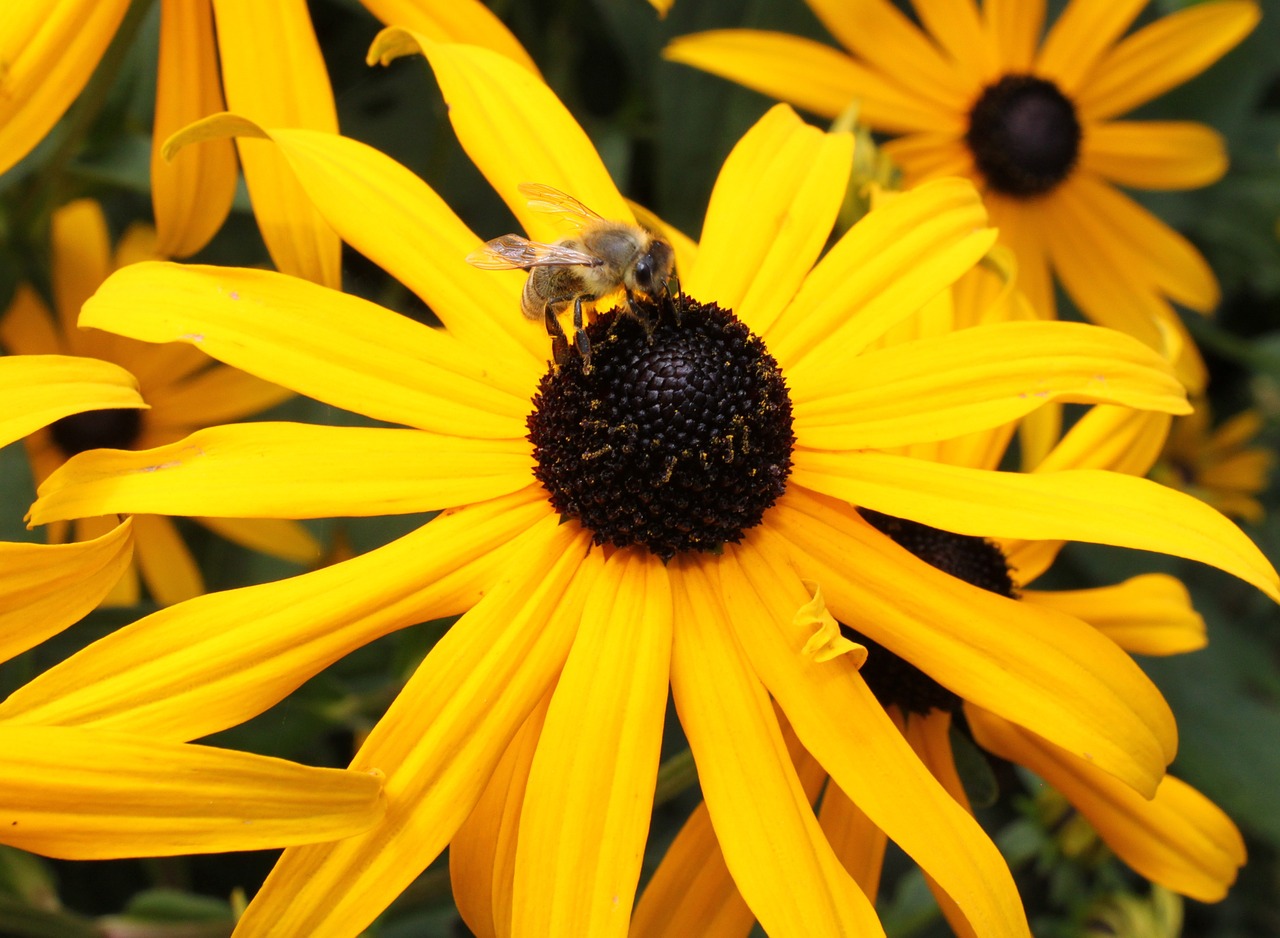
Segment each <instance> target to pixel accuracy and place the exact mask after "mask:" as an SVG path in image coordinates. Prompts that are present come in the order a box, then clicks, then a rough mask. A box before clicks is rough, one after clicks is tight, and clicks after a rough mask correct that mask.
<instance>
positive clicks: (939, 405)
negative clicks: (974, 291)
mask: <svg viewBox="0 0 1280 938" xmlns="http://www.w3.org/2000/svg"><path fill="white" fill-rule="evenodd" d="M1051 400H1061V401H1071V402H1074V403H1099V402H1106V403H1112V404H1124V405H1126V406H1129V407H1133V408H1137V409H1142V410H1162V411H1167V412H1170V413H1175V414H1176V413H1190V411H1191V405H1190V404H1188V403H1187V400H1186V391H1185V390H1184V389H1183V387H1182V385H1181V384H1180V383H1179V382H1178V380H1177V379H1176V378H1175V377H1174V376H1173V373H1172V370H1171V369H1170V367H1169V365H1168V364H1167V363H1166V362H1165V360H1164V359H1163V358H1162V357H1161V356H1159V355H1158V354H1156V353H1155V352H1154V351H1152V350H1151V349H1149V348H1147V347H1146V346H1145V345H1143V344H1142V343H1141V342H1138V341H1137V340H1136V339H1131V338H1130V337H1129V336H1126V335H1122V334H1121V333H1119V332H1112V331H1110V330H1104V329H1099V328H1097V327H1096V326H1087V325H1084V324H1081V323H1068V322H1011V323H998V324H993V325H989V326H976V327H974V328H971V329H961V330H960V331H958V332H953V333H950V334H947V335H942V336H937V337H934V338H927V339H919V340H917V341H914V342H906V343H903V344H901V345H896V346H893V347H891V348H885V349H878V350H876V351H872V352H868V353H866V354H864V355H862V356H860V357H859V358H858V360H857V363H856V365H853V366H851V367H849V368H847V369H846V370H845V372H844V375H843V376H842V377H841V378H836V377H835V376H834V375H833V376H832V380H830V381H828V382H827V383H825V384H821V385H819V384H817V382H816V381H813V380H809V381H805V382H802V383H799V384H797V386H796V393H795V394H794V395H793V401H794V402H795V431H796V436H797V438H798V440H799V441H800V442H801V443H802V445H804V446H808V447H812V448H815V449H884V448H889V447H894V446H903V445H906V444H908V443H920V442H926V441H931V440H944V439H950V438H952V437H956V436H959V435H961V434H965V433H972V432H974V431H977V430H986V429H989V428H992V427H998V426H1001V425H1003V424H1006V423H1009V422H1011V421H1014V420H1017V419H1018V418H1019V417H1022V416H1024V415H1026V414H1028V413H1030V412H1031V411H1033V410H1035V409H1036V408H1038V407H1040V406H1041V405H1042V404H1044V403H1046V402H1048V401H1051Z"/></svg>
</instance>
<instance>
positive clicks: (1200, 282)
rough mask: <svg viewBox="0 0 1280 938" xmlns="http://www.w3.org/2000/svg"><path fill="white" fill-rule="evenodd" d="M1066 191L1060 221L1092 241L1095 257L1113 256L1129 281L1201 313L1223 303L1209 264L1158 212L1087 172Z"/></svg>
mask: <svg viewBox="0 0 1280 938" xmlns="http://www.w3.org/2000/svg"><path fill="white" fill-rule="evenodd" d="M1061 191H1062V198H1061V199H1060V200H1059V201H1058V203H1057V205H1058V206H1059V209H1060V213H1061V215H1062V218H1061V220H1062V221H1063V222H1064V223H1065V224H1068V225H1071V226H1073V227H1074V229H1075V231H1076V232H1077V235H1080V234H1083V235H1085V236H1086V237H1089V238H1091V239H1092V242H1093V243H1092V245H1091V247H1090V250H1091V253H1093V254H1095V255H1096V254H1102V253H1108V252H1109V254H1110V257H1109V261H1110V262H1111V263H1113V264H1119V265H1120V266H1121V267H1122V268H1123V274H1122V276H1123V278H1124V279H1125V280H1126V281H1127V282H1129V283H1131V284H1136V285H1139V286H1141V287H1146V288H1148V289H1154V290H1159V291H1160V292H1162V293H1166V294H1168V295H1169V296H1170V297H1172V298H1173V299H1175V300H1177V301H1178V302H1179V303H1182V304H1184V305H1186V306H1190V307H1191V308H1192V309H1194V310H1199V311H1200V312H1202V313H1203V312H1208V311H1209V310H1211V309H1213V308H1214V307H1215V306H1217V305H1218V300H1219V298H1220V297H1219V290H1218V281H1217V279H1216V278H1215V277H1214V275H1213V271H1212V270H1211V269H1210V268H1209V263H1208V261H1206V260H1205V259H1204V257H1203V256H1202V255H1201V254H1200V252H1199V251H1197V250H1196V249H1195V246H1194V245H1192V244H1191V242H1190V241H1188V240H1187V239H1186V238H1184V237H1183V236H1182V235H1180V234H1178V233H1177V232H1176V231H1174V230H1173V229H1172V228H1170V227H1169V226H1168V225H1166V224H1165V223H1164V222H1163V221H1161V220H1160V219H1159V218H1158V217H1157V216H1156V215H1155V214H1153V213H1152V212H1150V211H1148V210H1147V209H1145V208H1143V207H1142V206H1141V205H1139V204H1138V203H1137V202H1135V201H1134V200H1133V199H1132V198H1130V197H1129V196H1127V195H1125V194H1124V193H1123V192H1121V191H1120V190H1119V189H1117V188H1115V187H1114V186H1112V185H1110V184H1109V183H1106V182H1103V181H1102V180H1100V179H1096V178H1094V177H1091V176H1089V175H1087V174H1083V173H1080V174H1077V175H1076V176H1075V177H1074V178H1073V179H1072V185H1071V186H1070V187H1068V188H1065V189H1063V190H1061ZM1094 262H1095V263H1097V262H1098V261H1096V260H1095V261H1094ZM1085 312H1087V313H1090V314H1091V315H1092V314H1093V311H1092V310H1085ZM1099 321H1101V320H1099Z"/></svg>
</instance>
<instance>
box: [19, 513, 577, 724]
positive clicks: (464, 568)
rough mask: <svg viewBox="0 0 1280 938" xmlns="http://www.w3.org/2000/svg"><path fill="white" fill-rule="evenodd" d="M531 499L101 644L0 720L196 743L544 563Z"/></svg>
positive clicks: (146, 623)
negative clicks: (511, 569)
mask: <svg viewBox="0 0 1280 938" xmlns="http://www.w3.org/2000/svg"><path fill="white" fill-rule="evenodd" d="M543 499H544V496H543V495H542V493H539V492H536V491H530V492H528V493H523V494H522V495H521V496H516V497H511V498H506V499H499V500H498V501H497V502H494V503H488V504H484V505H473V506H470V507H468V508H465V509H462V510H460V511H456V512H446V513H444V514H442V515H440V516H439V517H437V518H436V519H434V520H433V521H432V522H431V523H429V524H427V525H424V526H423V527H422V528H419V529H418V530H417V531H414V532H412V533H410V534H407V535H405V536H404V537H402V538H400V539H398V540H396V541H393V542H392V543H390V544H388V545H386V546H385V547H381V548H379V549H377V550H374V551H370V552H369V553H367V554H362V555H360V556H358V557H354V558H352V559H350V560H345V561H343V562H342V563H338V564H335V565H333V566H331V567H325V568H323V569H320V570H316V571H314V572H311V573H306V574H303V575H302V576H297V577H292V578H290V579H286V580H280V581H278V582H274V583H265V584H262V585H260V586H249V587H244V588H242V589H237V590H231V591H228V592H224V593H210V594H206V595H204V596H200V597H198V598H196V599H194V600H191V601H190V602H186V603H182V604H180V605H178V606H172V607H170V608H168V609H162V610H160V611H159V612H156V613H153V614H152V615H149V616H147V617H146V618H144V619H141V620H139V621H138V622H135V623H133V624H132V625H130V626H127V627H125V628H122V629H118V630H116V631H115V632H112V633H111V634H110V635H108V636H106V637H105V638H103V639H101V640H99V641H98V642H95V643H94V644H92V645H90V646H88V647H87V648H85V649H84V650H83V651H81V652H79V653H78V654H76V655H73V656H72V657H71V658H69V659H67V660H66V661H64V662H62V663H61V664H59V665H57V666H56V667H53V668H51V669H49V670H48V671H46V672H44V673H43V674H41V675H40V676H39V677H38V678H36V679H35V680H33V681H31V682H30V683H28V684H27V685H25V686H24V687H23V688H22V689H20V690H19V691H17V692H16V693H14V694H13V695H12V696H10V697H9V699H8V700H6V701H5V702H4V703H3V704H0V719H5V720H9V721H12V722H22V723H24V724H29V723H33V724H60V725H85V724H97V725H101V726H103V727H104V728H107V729H117V730H121V731H124V732H130V733H138V734H140V735H147V736H151V737H153V738H156V739H174V740H183V739H195V738H197V737H200V736H206V735H208V734H209V733H213V732H217V731H218V730H221V729H226V728H227V727H229V726H234V725H236V724H237V723H241V722H243V721H245V720H247V719H249V718H250V717H252V716H256V715H257V714H258V713H261V712H262V711H263V710H265V709H267V708H268V707H270V706H271V705H273V704H275V703H276V702H278V701H279V700H281V699H283V698H284V697H285V696H287V695H288V694H289V693H290V692H291V691H292V690H293V689H294V688H296V687H297V686H298V685H299V684H301V683H302V682H303V681H305V680H306V679H307V678H309V677H311V676H312V675H314V674H317V673H318V672H320V671H321V670H323V669H324V668H326V667H328V666H329V665H330V664H332V663H333V662H334V661H337V660H338V659H339V658H341V657H342V656H343V655H345V654H347V653H349V652H351V651H354V650H355V649H357V648H359V647H361V646H363V645H365V644H366V643H368V642H370V641H373V640H374V639H375V638H378V637H379V636H381V635H385V634H387V633H389V632H393V631H395V630H396V629H399V628H403V627H405V626H407V625H412V624H414V623H416V622H425V621H427V620H430V619H436V618H440V617H441V616H447V615H456V614H458V613H460V612H463V611H465V610H466V609H468V608H470V607H471V606H472V605H473V604H474V603H475V602H476V601H477V599H479V597H480V596H481V595H483V594H484V593H485V591H486V590H488V589H489V588H490V587H491V586H492V584H493V583H494V582H496V581H498V580H499V579H500V578H501V576H502V575H503V567H502V564H504V563H508V564H509V563H512V562H513V561H514V559H515V558H517V557H523V556H524V555H523V554H521V553H520V550H521V549H523V548H525V547H526V546H527V547H528V548H529V550H530V553H529V556H528V558H527V561H528V562H525V563H521V564H520V565H519V569H524V568H526V567H527V568H529V569H531V570H533V571H534V572H537V571H539V570H541V569H543V566H544V565H545V564H549V563H550V562H551V561H550V560H549V559H546V558H545V557H544V556H543V555H542V554H540V553H539V551H542V550H545V549H546V545H547V543H548V536H547V535H546V534H545V533H541V534H540V533H539V532H538V531H534V532H532V533H531V534H530V535H529V536H527V537H525V538H521V537H519V535H521V534H522V533H524V532H525V531H526V530H528V529H529V528H531V527H536V526H537V525H538V522H539V520H540V519H541V521H542V527H543V528H545V527H547V526H549V525H550V526H552V527H554V520H555V519H554V517H551V516H550V515H551V513H550V510H549V508H548V507H547V505H546V502H545V500H543Z"/></svg>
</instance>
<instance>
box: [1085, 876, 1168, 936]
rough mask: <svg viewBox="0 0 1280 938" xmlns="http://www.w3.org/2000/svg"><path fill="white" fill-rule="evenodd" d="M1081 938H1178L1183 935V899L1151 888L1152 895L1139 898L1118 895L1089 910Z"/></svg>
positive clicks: (1165, 891) (1156, 888) (1154, 887)
mask: <svg viewBox="0 0 1280 938" xmlns="http://www.w3.org/2000/svg"><path fill="white" fill-rule="evenodd" d="M1083 935H1084V938H1179V936H1181V935H1182V899H1181V898H1180V897H1179V896H1177V895H1176V894H1174V893H1172V892H1170V891H1169V890H1167V889H1161V888H1160V887H1159V886H1153V887H1152V889H1151V896H1150V897H1149V898H1147V899H1145V900H1144V899H1140V898H1138V897H1137V896H1132V895H1117V896H1112V897H1111V898H1108V899H1103V900H1100V901H1099V902H1097V903H1095V904H1094V906H1093V907H1092V908H1091V909H1090V910H1089V912H1088V914H1087V916H1086V920H1085V926H1084V932H1083Z"/></svg>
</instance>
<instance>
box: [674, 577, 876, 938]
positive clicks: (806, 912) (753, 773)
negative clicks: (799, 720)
mask: <svg viewBox="0 0 1280 938" xmlns="http://www.w3.org/2000/svg"><path fill="white" fill-rule="evenodd" d="M701 567H702V561H701V560H699V559H698V558H694V559H691V560H686V559H685V558H683V557H678V558H676V559H675V560H674V561H672V563H671V565H670V569H671V570H672V581H673V582H672V586H673V594H674V597H675V608H676V629H675V638H674V641H673V643H672V656H671V657H672V661H671V689H672V692H673V694H674V696H675V702H676V710H677V712H678V713H679V714H680V723H681V725H682V726H683V727H684V731H685V735H686V736H687V737H688V739H689V745H690V747H691V748H692V749H693V755H694V759H695V761H696V762H697V765H698V780H699V782H700V783H701V785H702V792H703V796H704V797H705V798H706V801H707V808H708V811H709V812H710V815H711V823H712V825H713V826H714V827H715V832H716V837H717V838H718V840H719V841H720V847H721V849H722V850H723V851H724V857H725V861H726V863H727V864H728V867H729V870H730V872H731V873H732V874H733V878H734V881H735V882H736V883H737V884H738V888H739V889H740V890H741V891H742V895H743V898H744V899H746V901H747V905H749V906H750V907H751V910H752V911H753V912H755V914H756V917H757V918H758V919H759V921H760V925H761V927H762V928H764V930H765V931H766V932H768V933H770V934H775V935H788V934H796V935H814V936H818V935H831V936H835V935H847V934H854V935H883V934H884V930H883V929H882V928H881V926H880V922H879V919H878V918H877V917H876V914H875V910H874V909H873V908H872V906H871V903H870V902H868V901H867V897H866V896H865V895H863V893H862V890H860V889H859V888H858V886H857V884H855V883H854V882H853V880H852V879H850V878H849V874H848V873H846V872H845V870H844V868H843V867H841V866H840V862H839V861H838V860H837V859H836V856H835V854H834V853H833V852H832V850H831V846H830V845H829V844H828V843H827V841H826V839H825V838H824V837H823V836H822V831H821V829H820V828H819V827H818V821H817V818H815V817H814V815H813V809H812V808H811V807H810V804H809V799H808V797H807V796H806V794H805V792H804V789H803V788H802V787H801V783H800V779H799V778H798V777H797V775H796V769H795V766H794V765H793V764H792V761H791V757H790V755H789V754H788V752H787V747H786V743H785V741H784V740H783V735H782V731H781V729H780V728H779V726H778V720H777V717H776V716H774V712H773V706H772V704H771V703H770V701H769V695H768V693H767V691H766V690H765V688H764V686H763V685H762V684H761V683H760V681H759V680H758V679H757V678H756V677H755V675H754V674H753V673H752V672H751V667H750V665H749V664H748V663H747V661H746V660H745V658H744V656H743V652H742V650H741V649H740V648H739V647H738V643H737V641H736V640H735V639H734V637H733V631H732V629H733V623H732V622H731V621H730V620H729V618H728V614H727V612H726V611H725V610H724V609H723V607H722V605H721V603H722V600H721V598H720V587H719V586H718V585H715V584H713V583H712V582H711V581H710V580H709V579H708V577H707V575H706V574H705V573H704V572H703V571H702V569H701ZM797 585H798V584H797ZM840 660H843V659H837V661H840ZM835 664H836V662H832V663H830V664H827V665H823V666H822V667H833V666H835ZM779 871H785V874H786V875H779Z"/></svg>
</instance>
